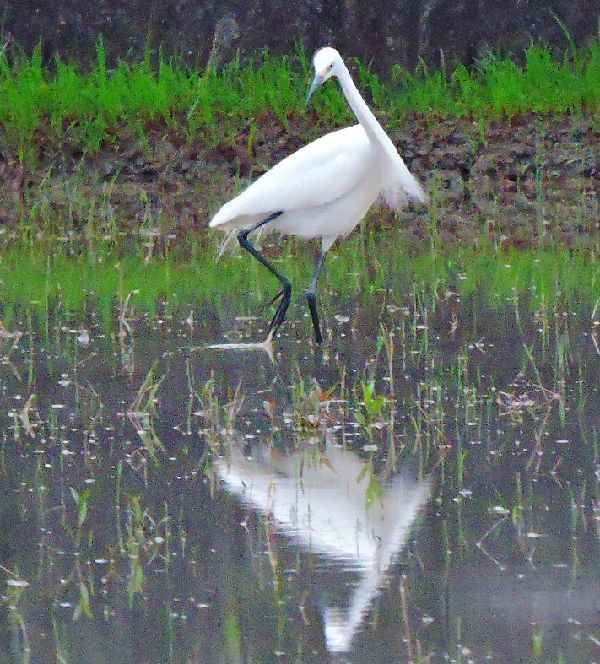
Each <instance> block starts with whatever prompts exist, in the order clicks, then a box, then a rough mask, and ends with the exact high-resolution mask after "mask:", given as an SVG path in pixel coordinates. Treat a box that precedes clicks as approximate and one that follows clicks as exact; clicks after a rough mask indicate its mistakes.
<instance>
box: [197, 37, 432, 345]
mask: <svg viewBox="0 0 600 664" xmlns="http://www.w3.org/2000/svg"><path fill="white" fill-rule="evenodd" d="M313 66H314V69H315V77H314V80H313V82H312V85H311V86H310V90H309V92H308V97H307V103H308V101H309V100H310V98H311V96H312V94H313V92H314V91H315V90H316V89H317V88H318V87H319V86H320V85H321V84H322V83H323V82H324V81H326V80H327V79H328V78H331V77H332V76H335V77H337V79H338V81H339V82H340V85H341V88H342V92H343V93H344V96H345V97H346V99H347V100H348V103H349V104H350V107H351V108H352V110H353V111H354V114H355V115H356V118H357V119H358V122H359V124H357V125H354V126H352V127H346V128H345V129H340V130H338V131H333V132H331V133H329V134H327V135H325V136H322V137H321V138H319V139H317V140H316V141H313V142H312V143H309V144H308V145H306V146H304V147H302V148H300V149H299V150H298V151H297V152H294V153H293V154H291V155H289V156H288V157H286V158H285V159H283V160H282V161H280V162H279V163H278V164H276V165H275V166H274V167H273V168H271V170H269V171H267V172H266V173H265V174H264V175H262V176H261V177H260V178H259V179H258V180H256V182H254V183H253V184H251V185H250V186H249V187H248V188H247V189H245V190H244V191H242V193H241V194H239V195H238V196H236V197H235V198H234V199H233V200H231V201H229V202H228V203H225V205H223V207H221V209H220V210H219V211H218V212H217V213H216V214H215V216H214V217H213V218H212V220H211V222H210V227H211V228H218V229H220V230H223V231H232V230H238V231H239V232H238V235H237V237H238V241H239V243H240V245H241V246H242V247H244V249H246V250H247V251H248V252H250V253H251V254H252V255H253V256H254V257H255V258H256V259H257V260H258V261H260V262H261V263H262V264H263V265H264V266H265V267H266V268H267V269H268V270H269V272H271V274H273V275H274V276H275V277H276V278H277V279H278V280H279V283H280V284H281V290H280V291H279V293H278V294H277V295H276V296H275V298H274V299H273V302H275V301H277V300H278V299H279V300H280V302H279V305H278V307H277V311H276V312H275V315H274V316H273V319H272V321H271V324H270V331H271V333H270V335H269V338H272V336H273V335H274V334H275V332H276V331H277V329H278V328H279V327H280V325H281V324H282V323H283V321H284V319H285V315H286V311H287V309H288V306H289V303H290V299H291V290H292V287H291V284H290V282H289V280H288V279H287V278H286V277H285V275H283V274H281V272H280V271H279V270H277V269H276V268H275V267H274V266H273V265H272V264H271V263H270V262H269V261H268V260H267V259H266V258H265V257H264V256H263V255H262V253H260V251H258V250H257V249H256V247H254V245H253V244H252V243H251V242H250V240H249V239H248V236H249V235H250V233H252V231H254V230H256V229H258V228H262V229H263V230H265V231H277V232H279V233H282V234H285V235H297V236H299V237H301V238H304V239H311V238H321V256H320V258H319V261H318V263H317V268H316V270H315V273H314V275H313V278H312V281H311V283H310V286H309V287H308V289H307V290H306V292H305V297H306V299H307V302H308V305H309V308H310V313H311V317H312V322H313V327H314V331H315V338H316V341H317V343H321V341H322V336H321V329H320V325H319V317H318V314H317V305H316V288H317V280H318V279H319V275H320V274H321V270H322V268H323V263H324V260H325V255H326V253H327V251H328V250H329V248H330V247H331V245H332V244H333V243H334V242H335V240H336V239H337V238H338V237H344V236H346V235H348V234H349V233H350V232H351V231H352V230H353V229H354V228H355V226H356V225H357V224H358V223H359V222H360V220H361V219H362V218H363V217H364V215H365V214H366V212H367V210H368V209H369V208H370V207H371V205H372V204H373V203H374V202H375V200H376V199H378V198H382V199H383V200H385V201H386V202H387V203H388V204H389V205H390V206H392V207H394V208H396V209H398V210H399V209H400V208H401V207H402V205H403V204H404V203H405V202H406V200H407V199H413V200H416V201H420V202H425V201H426V196H425V193H424V191H423V189H422V188H421V186H420V185H419V183H418V182H417V181H416V180H415V178H414V177H413V176H412V175H411V174H410V172H409V170H408V168H407V167H406V165H405V164H404V162H403V161H402V158H401V157H400V155H399V154H398V151H397V150H396V148H395V147H394V144H393V143H392V141H391V139H390V138H389V136H388V135H387V134H386V133H385V131H384V130H383V128H382V126H381V125H380V124H379V122H378V121H377V119H376V118H375V116H374V115H373V113H372V112H371V110H370V109H369V107H368V106H367V104H366V103H365V101H364V99H363V98H362V97H361V95H360V93H359V92H358V90H357V88H356V86H355V84H354V81H353V80H352V77H351V76H350V73H349V72H348V69H347V67H346V65H345V64H344V61H343V60H342V57H341V56H340V54H339V53H338V52H337V51H336V50H335V49H334V48H331V47H326V48H322V49H320V50H319V51H317V52H316V53H315V56H314V58H313Z"/></svg>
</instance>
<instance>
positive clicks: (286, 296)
mask: <svg viewBox="0 0 600 664" xmlns="http://www.w3.org/2000/svg"><path fill="white" fill-rule="evenodd" d="M282 214H283V212H273V214H270V215H269V216H268V217H266V219H263V220H262V221H259V222H258V223H257V224H254V226H251V227H250V228H246V229H244V230H243V231H240V232H239V233H238V236H237V238H238V242H239V243H240V245H241V246H242V247H244V249H245V250H246V251H247V252H249V253H250V254H252V255H253V256H254V258H256V260H257V261H258V262H259V263H261V264H262V265H264V266H265V267H266V268H267V270H269V272H270V273H271V274H272V275H273V276H274V277H276V278H277V279H278V281H279V283H280V284H281V291H280V292H279V293H278V294H277V295H276V296H275V297H274V298H273V300H272V302H275V301H277V300H278V299H279V298H281V302H279V306H278V307H277V311H276V312H275V315H274V316H273V319H272V320H271V323H270V325H269V329H270V330H272V331H273V334H275V333H276V332H277V330H278V329H279V327H280V326H281V324H282V323H283V321H284V320H285V314H286V312H287V310H288V307H289V306H290V299H291V294H292V285H291V284H290V282H289V280H288V279H287V277H286V276H285V275H283V274H281V272H279V270H277V269H276V268H275V267H274V266H273V265H272V264H271V263H269V261H268V260H267V259H266V258H265V257H264V256H263V255H262V254H261V253H260V251H258V249H256V247H255V246H254V245H253V244H252V243H251V242H250V240H249V239H248V235H250V233H252V231H255V230H256V229H257V228H260V227H261V226H264V225H265V224H268V223H269V222H270V221H273V220H274V219H277V217H279V216H281V215H282Z"/></svg>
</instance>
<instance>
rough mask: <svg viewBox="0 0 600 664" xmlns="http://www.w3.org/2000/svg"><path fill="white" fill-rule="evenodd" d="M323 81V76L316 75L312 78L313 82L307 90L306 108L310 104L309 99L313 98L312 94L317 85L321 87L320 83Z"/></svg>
mask: <svg viewBox="0 0 600 664" xmlns="http://www.w3.org/2000/svg"><path fill="white" fill-rule="evenodd" d="M324 80H325V78H324V77H323V76H321V75H320V74H317V75H316V76H315V77H314V79H313V82H312V83H311V85H310V88H309V90H308V94H307V95H306V105H307V106H308V105H309V103H310V98H311V97H312V96H313V92H314V91H315V90H316V89H317V88H318V87H319V85H321V83H323V81H324Z"/></svg>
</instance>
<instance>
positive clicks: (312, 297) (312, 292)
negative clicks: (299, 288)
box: [304, 254, 325, 344]
mask: <svg viewBox="0 0 600 664" xmlns="http://www.w3.org/2000/svg"><path fill="white" fill-rule="evenodd" d="M324 264H325V254H321V255H320V256H319V262H318V263H317V268H316V270H315V273H314V274H313V278H312V281H311V282H310V286H309V287H308V288H307V289H306V291H305V293H304V296H305V297H306V301H307V302H308V308H309V309H310V317H311V318H312V324H313V329H314V331H315V341H316V342H317V343H318V344H320V343H321V342H322V341H323V336H322V335H321V326H320V324H319V314H318V313H317V281H318V280H319V276H320V274H321V270H322V269H323V265H324Z"/></svg>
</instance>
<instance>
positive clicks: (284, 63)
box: [0, 38, 600, 161]
mask: <svg viewBox="0 0 600 664" xmlns="http://www.w3.org/2000/svg"><path fill="white" fill-rule="evenodd" d="M356 70H357V72H358V78H359V85H360V87H361V88H362V89H363V91H365V92H366V93H367V95H368V96H370V97H371V99H372V102H373V105H374V106H375V108H376V109H377V111H378V113H380V114H382V115H384V116H386V118H387V119H388V121H389V122H390V123H391V124H392V126H394V125H397V124H398V123H400V122H401V121H402V119H403V118H404V117H406V115H407V114H409V113H417V114H421V115H423V116H426V117H457V116H468V115H472V116H474V117H476V118H481V119H483V120H493V119H498V118H511V117H513V116H515V115H518V114H522V113H528V112H533V113H540V114H553V113H577V112H587V113H590V114H592V115H593V116H594V117H597V116H598V111H599V110H600V38H598V39H597V40H595V41H593V42H592V43H591V44H589V45H588V46H586V47H583V48H580V49H575V48H569V49H568V50H567V51H565V52H563V53H556V52H554V51H552V50H551V49H550V47H548V46H543V45H532V46H530V47H528V48H527V50H526V51H525V54H524V63H523V65H519V64H517V63H516V62H515V61H513V60H511V59H510V58H507V57H500V56H498V55H496V54H489V55H488V56H486V57H485V58H483V59H482V60H481V61H480V62H478V63H477V65H476V66H475V67H473V68H466V67H464V66H458V67H457V68H455V69H454V70H453V71H452V72H444V71H441V70H436V71H430V70H429V69H428V68H427V67H426V66H425V64H422V65H421V66H420V67H419V68H418V71H417V72H416V73H410V72H408V71H406V70H405V69H403V68H402V67H400V66H395V67H393V68H392V71H391V72H390V75H389V76H388V77H386V79H385V82H384V81H382V79H381V78H380V77H378V76H376V75H375V74H374V73H372V72H371V71H370V70H369V69H368V67H366V66H365V65H364V64H363V63H360V62H358V63H356ZM310 77H311V73H310V58H309V57H308V56H307V54H306V53H305V51H304V50H303V48H302V46H298V47H297V48H296V51H295V53H294V54H293V55H290V56H277V57H276V56H271V55H269V54H265V55H264V56H263V57H262V58H260V59H258V60H245V61H241V60H240V59H239V58H236V59H234V60H233V61H231V62H230V63H229V64H227V65H226V66H225V67H223V68H219V69H215V68H213V67H207V68H205V69H204V70H201V71H198V70H194V69H190V68H189V67H188V66H186V65H185V64H184V63H183V62H182V61H181V60H179V59H177V58H167V57H165V56H163V55H162V54H160V53H159V54H158V56H157V57H154V55H153V54H152V53H151V52H150V51H149V52H148V53H147V55H146V57H145V58H144V59H143V60H142V61H141V62H132V63H128V62H124V61H119V62H118V63H117V64H116V66H115V67H114V68H109V67H108V66H107V61H106V54H105V51H104V46H103V43H102V41H100V42H99V43H98V45H97V55H96V61H95V64H94V65H93V66H92V67H91V69H90V70H89V71H85V72H84V71H81V69H80V68H79V67H78V66H77V65H76V64H73V63H69V62H64V61H63V60H60V59H57V60H56V61H55V62H54V63H53V64H52V65H51V66H46V65H45V64H44V63H43V61H42V57H41V51H40V49H39V48H38V49H37V50H35V52H34V53H33V54H32V55H31V56H30V57H29V56H26V55H23V54H20V53H18V52H16V51H15V52H13V51H11V52H9V51H8V50H6V49H5V50H4V51H2V52H0V142H5V143H6V146H7V147H8V148H9V149H10V150H12V151H13V152H14V153H15V154H16V155H17V156H18V157H19V158H20V159H21V160H22V161H23V160H25V159H26V158H28V157H31V156H32V155H33V154H34V146H35V144H36V140H38V139H39V137H40V134H41V133H43V134H44V137H45V141H46V142H50V143H51V144H52V143H54V144H55V145H56V147H57V148H60V147H61V145H62V143H63V141H65V140H68V141H69V142H70V143H71V144H74V145H79V146H80V147H81V149H82V150H83V151H85V152H89V153H94V152H97V151H98V150H99V148H100V147H101V145H102V144H103V143H106V142H116V141H117V140H118V136H119V134H120V132H121V131H122V130H123V129H124V128H126V129H127V130H129V131H133V132H134V134H136V135H138V136H140V137H143V134H144V132H145V131H146V130H147V128H148V126H149V125H150V124H151V123H152V122H156V121H160V122H163V123H165V124H166V125H167V126H168V127H169V128H171V129H172V130H173V131H176V132H178V133H180V134H182V135H183V136H185V137H186V138H187V139H188V140H193V139H195V138H197V137H202V136H204V137H206V135H209V136H210V137H211V139H212V140H214V141H219V140H220V139H221V138H222V137H223V135H226V134H227V132H231V131H236V130H237V131H239V130H240V129H241V128H243V127H244V126H245V125H246V124H247V123H251V124H252V123H254V122H255V120H256V118H257V117H258V116H260V115H261V114H263V113H265V112H268V113H272V114H274V115H275V116H277V118H279V119H280V120H281V121H283V122H284V123H287V122H288V120H289V119H290V118H291V117H293V115H297V114H301V113H304V99H305V94H306V89H307V85H308V83H309V81H310ZM314 106H315V108H316V111H317V113H318V117H319V118H320V119H321V120H322V121H323V122H326V123H329V124H334V125H335V124H339V123H345V122H347V121H348V120H349V119H350V118H351V115H350V111H349V109H348V108H347V104H346V102H345V101H344V99H343V98H342V96H341V93H340V91H339V90H338V88H337V86H335V85H327V86H324V88H323V89H322V90H321V91H320V92H319V93H318V94H317V95H315V100H314Z"/></svg>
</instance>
